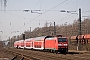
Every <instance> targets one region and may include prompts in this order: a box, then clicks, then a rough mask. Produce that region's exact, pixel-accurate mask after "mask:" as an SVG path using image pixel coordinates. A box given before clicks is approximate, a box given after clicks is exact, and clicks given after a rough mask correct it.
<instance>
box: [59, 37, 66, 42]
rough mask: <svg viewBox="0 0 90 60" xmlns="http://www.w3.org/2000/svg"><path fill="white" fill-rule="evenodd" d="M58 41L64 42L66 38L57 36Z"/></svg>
mask: <svg viewBox="0 0 90 60" xmlns="http://www.w3.org/2000/svg"><path fill="white" fill-rule="evenodd" d="M58 42H66V38H58Z"/></svg>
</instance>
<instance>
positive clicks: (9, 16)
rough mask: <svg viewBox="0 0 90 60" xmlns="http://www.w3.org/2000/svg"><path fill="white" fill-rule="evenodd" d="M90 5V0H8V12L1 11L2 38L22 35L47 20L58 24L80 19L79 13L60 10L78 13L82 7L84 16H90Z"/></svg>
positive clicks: (0, 34)
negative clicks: (32, 11)
mask: <svg viewBox="0 0 90 60" xmlns="http://www.w3.org/2000/svg"><path fill="white" fill-rule="evenodd" d="M64 1H65V2H64ZM62 2H63V3H62ZM0 5H1V0H0ZM89 6H90V0H7V7H6V12H5V11H0V31H3V33H2V32H0V36H1V39H2V40H5V39H7V38H8V37H12V36H16V35H20V33H23V32H24V31H25V30H29V28H30V27H31V28H32V30H33V29H34V28H36V27H43V26H44V24H45V22H46V21H47V22H48V23H50V22H52V23H53V22H54V21H55V22H56V24H58V25H61V24H64V23H65V22H67V23H68V24H69V23H73V21H74V20H75V19H78V15H75V14H70V13H61V12H60V10H69V11H77V13H78V10H79V8H81V9H82V16H90V7H89ZM1 9H2V10H4V5H2V7H1V6H0V10H1ZM24 9H29V10H43V11H39V12H38V13H42V14H37V13H31V12H30V11H29V12H24V11H23V10H24ZM8 10H12V11H8ZM47 10H49V11H47ZM54 10H55V11H54ZM86 11H89V12H86ZM83 18H85V17H82V20H83ZM39 23H40V25H39ZM15 31H19V32H15Z"/></svg>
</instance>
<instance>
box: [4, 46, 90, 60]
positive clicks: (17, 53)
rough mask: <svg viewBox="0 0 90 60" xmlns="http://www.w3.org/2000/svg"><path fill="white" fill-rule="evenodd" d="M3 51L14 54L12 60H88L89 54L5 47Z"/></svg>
mask: <svg viewBox="0 0 90 60" xmlns="http://www.w3.org/2000/svg"><path fill="white" fill-rule="evenodd" d="M4 51H5V52H8V53H11V54H13V55H14V57H13V58H12V60H60V59H61V60H82V59H84V60H90V58H89V56H90V54H85V53H84V54H77V53H76V54H75V53H71V54H70V53H67V54H53V53H48V52H41V51H34V50H23V49H13V48H12V49H5V50H4Z"/></svg>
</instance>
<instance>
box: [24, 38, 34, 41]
mask: <svg viewBox="0 0 90 60" xmlns="http://www.w3.org/2000/svg"><path fill="white" fill-rule="evenodd" d="M32 39H34V38H29V39H25V41H30V40H32Z"/></svg>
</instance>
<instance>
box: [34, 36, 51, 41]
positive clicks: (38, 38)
mask: <svg viewBox="0 0 90 60" xmlns="http://www.w3.org/2000/svg"><path fill="white" fill-rule="evenodd" d="M50 37H52V36H41V37H36V38H34V40H44V39H45V38H50Z"/></svg>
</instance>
